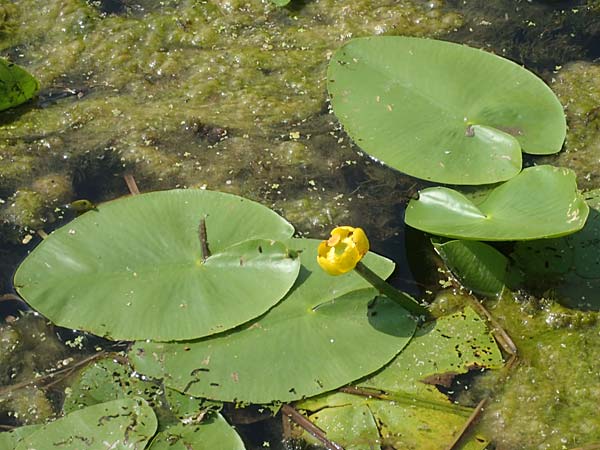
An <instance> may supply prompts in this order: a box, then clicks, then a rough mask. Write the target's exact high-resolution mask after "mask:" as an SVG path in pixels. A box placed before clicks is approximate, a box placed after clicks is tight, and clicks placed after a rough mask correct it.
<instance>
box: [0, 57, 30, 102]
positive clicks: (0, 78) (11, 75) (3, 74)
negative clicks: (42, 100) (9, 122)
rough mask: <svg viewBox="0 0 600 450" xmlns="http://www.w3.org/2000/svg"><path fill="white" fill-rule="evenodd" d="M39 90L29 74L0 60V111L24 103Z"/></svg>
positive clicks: (12, 64) (14, 65)
mask: <svg viewBox="0 0 600 450" xmlns="http://www.w3.org/2000/svg"><path fill="white" fill-rule="evenodd" d="M39 88H40V85H39V83H38V81H37V80H36V79H35V78H34V77H33V76H32V75H31V74H30V73H29V72H27V71H26V70H25V69H23V68H22V67H20V66H18V65H16V64H14V63H11V62H9V61H7V60H5V59H3V58H0V111H2V110H5V109H8V108H12V107H13V106H17V105H20V104H21V103H24V102H26V101H27V100H29V99H30V98H32V97H33V96H34V95H35V94H36V93H37V91H38V89H39Z"/></svg>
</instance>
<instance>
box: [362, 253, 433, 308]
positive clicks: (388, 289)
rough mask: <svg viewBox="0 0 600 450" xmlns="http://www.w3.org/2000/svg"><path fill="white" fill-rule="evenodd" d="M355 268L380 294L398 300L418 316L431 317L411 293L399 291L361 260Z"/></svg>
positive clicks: (399, 303) (397, 301) (398, 302)
mask: <svg viewBox="0 0 600 450" xmlns="http://www.w3.org/2000/svg"><path fill="white" fill-rule="evenodd" d="M354 270H355V271H356V272H357V273H358V274H359V275H360V276H361V277H363V278H364V279H365V280H367V281H368V282H369V283H370V284H371V285H373V287H374V288H375V289H377V290H378V291H379V293H380V294H382V295H385V296H386V297H387V298H389V299H390V300H392V301H393V302H396V303H397V304H398V305H400V306H402V307H403V308H404V309H406V310H407V311H409V312H411V313H412V314H414V315H416V316H425V317H429V311H428V310H427V308H425V307H424V306H421V305H419V303H417V301H416V300H415V299H414V298H412V297H411V296H410V295H408V294H405V293H404V292H402V291H399V290H398V289H396V288H395V287H393V286H392V285H390V284H388V283H386V281H385V280H383V279H382V278H381V277H380V276H379V275H377V274H376V273H375V272H373V271H372V270H371V269H369V268H368V267H367V266H366V265H364V264H363V263H362V262H361V261H359V262H358V264H356V267H355V268H354Z"/></svg>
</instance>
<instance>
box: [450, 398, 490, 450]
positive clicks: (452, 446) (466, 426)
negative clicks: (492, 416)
mask: <svg viewBox="0 0 600 450" xmlns="http://www.w3.org/2000/svg"><path fill="white" fill-rule="evenodd" d="M487 400H488V399H487V398H484V399H483V400H481V401H480V402H479V403H478V404H477V406H476V407H475V409H474V410H473V413H472V414H471V415H470V416H469V418H468V419H467V421H466V422H465V424H464V425H463V427H462V429H461V430H460V431H459V432H458V434H457V435H456V437H455V439H454V441H453V442H452V443H451V444H450V445H448V447H446V448H445V450H455V449H456V448H457V445H458V444H459V443H460V441H461V440H462V438H463V437H464V436H465V434H466V433H467V431H468V430H469V428H471V425H473V424H474V423H475V422H477V419H478V418H479V415H480V414H481V411H482V410H483V407H484V406H485V404H486V403H487Z"/></svg>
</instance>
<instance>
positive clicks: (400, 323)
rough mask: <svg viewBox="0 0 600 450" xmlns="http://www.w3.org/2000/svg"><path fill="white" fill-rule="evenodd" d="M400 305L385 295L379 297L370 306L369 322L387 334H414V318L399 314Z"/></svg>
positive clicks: (404, 335) (368, 311)
mask: <svg viewBox="0 0 600 450" xmlns="http://www.w3.org/2000/svg"><path fill="white" fill-rule="evenodd" d="M399 309H400V307H399V306H398V305H396V304H395V303H394V302H392V301H391V300H389V299H387V298H385V297H377V298H376V299H374V300H373V301H372V302H371V303H370V304H369V307H368V310H367V316H368V318H369V324H370V325H371V326H372V327H373V328H375V329H376V330H377V331H380V332H382V333H385V334H389V335H391V336H396V337H410V336H412V335H413V330H414V325H413V323H414V322H413V320H412V319H410V318H409V317H408V316H407V315H401V314H399Z"/></svg>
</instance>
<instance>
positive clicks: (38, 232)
mask: <svg viewBox="0 0 600 450" xmlns="http://www.w3.org/2000/svg"><path fill="white" fill-rule="evenodd" d="M37 234H38V236H39V237H41V238H42V239H46V238H47V237H48V233H46V232H45V231H44V230H37Z"/></svg>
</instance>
